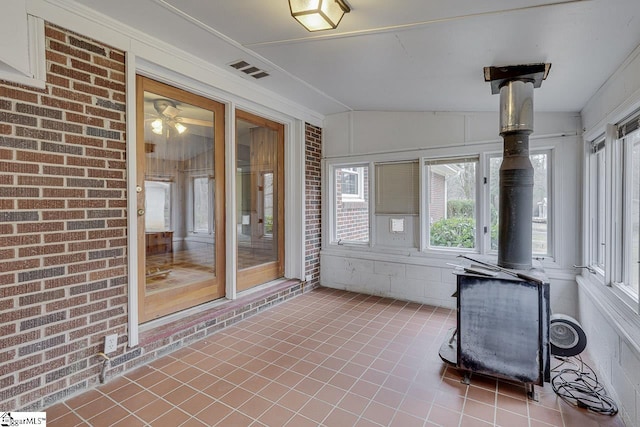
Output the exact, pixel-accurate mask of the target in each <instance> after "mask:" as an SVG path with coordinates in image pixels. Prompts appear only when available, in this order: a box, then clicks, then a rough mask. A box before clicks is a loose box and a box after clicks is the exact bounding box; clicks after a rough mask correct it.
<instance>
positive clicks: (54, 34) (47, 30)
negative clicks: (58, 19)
mask: <svg viewBox="0 0 640 427" xmlns="http://www.w3.org/2000/svg"><path fill="white" fill-rule="evenodd" d="M44 35H45V36H46V37H48V38H51V39H55V40H58V41H61V42H65V41H67V36H66V34H65V33H63V32H62V31H60V30H58V29H56V28H55V27H52V26H51V25H45V27H44Z"/></svg>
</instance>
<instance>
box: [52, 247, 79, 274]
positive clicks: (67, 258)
mask: <svg viewBox="0 0 640 427" xmlns="http://www.w3.org/2000/svg"><path fill="white" fill-rule="evenodd" d="M86 260H87V254H86V253H84V252H81V253H76V254H68V255H56V256H51V257H46V258H45V259H44V266H45V267H49V266H52V265H67V264H71V263H75V262H83V261H86ZM69 273H73V271H72V270H71V266H69Z"/></svg>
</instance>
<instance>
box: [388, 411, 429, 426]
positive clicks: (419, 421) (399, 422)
mask: <svg viewBox="0 0 640 427" xmlns="http://www.w3.org/2000/svg"><path fill="white" fill-rule="evenodd" d="M423 425H424V418H420V417H415V416H413V415H411V414H407V413H404V412H396V414H395V416H394V417H393V420H391V424H390V426H392V427H422V426H423Z"/></svg>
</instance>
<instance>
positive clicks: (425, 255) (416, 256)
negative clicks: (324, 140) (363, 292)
mask: <svg viewBox="0 0 640 427" xmlns="http://www.w3.org/2000/svg"><path fill="white" fill-rule="evenodd" d="M567 138H569V139H568V140H566V139H565V137H564V136H558V137H552V138H543V139H540V140H535V139H532V140H531V146H530V150H531V151H532V152H541V151H548V152H549V153H550V155H551V160H550V165H549V168H550V172H549V173H550V180H551V182H550V184H549V192H550V199H549V203H550V205H551V206H552V209H551V210H550V211H549V214H548V217H549V219H550V225H551V227H550V228H551V231H550V234H549V245H550V246H551V247H552V250H553V256H552V257H546V258H543V257H541V256H534V259H536V260H537V261H539V262H540V263H541V266H542V267H543V268H545V269H549V270H550V271H553V270H555V271H558V270H561V269H565V265H567V264H568V265H571V264H573V263H575V261H574V259H573V258H571V259H567V255H568V253H565V252H563V251H567V248H568V247H569V246H570V245H571V244H572V243H570V242H563V240H562V239H561V238H560V236H559V235H558V233H557V229H558V228H561V227H562V226H563V221H564V222H565V223H566V221H567V220H566V218H565V216H566V213H564V212H565V211H566V210H567V209H573V208H574V207H573V205H572V206H568V205H567V203H565V202H564V201H562V202H561V201H560V200H559V196H560V194H562V191H561V189H562V188H563V182H562V171H561V170H558V168H559V164H557V158H558V156H560V155H564V154H565V152H567V151H568V153H569V154H571V155H574V152H573V150H574V148H575V146H573V144H574V141H575V143H576V144H578V143H579V142H578V141H577V140H575V138H574V137H567ZM502 152H503V144H502V142H501V141H494V142H483V143H478V144H473V145H469V146H464V147H461V146H456V147H440V148H430V149H418V150H410V151H403V152H394V153H384V154H382V153H380V154H374V153H372V154H359V155H347V156H335V157H331V158H325V159H323V161H322V163H323V165H322V170H323V181H322V182H323V183H322V188H323V194H324V195H325V196H326V197H323V210H322V212H323V222H324V225H323V227H322V228H323V231H322V250H323V251H325V253H327V254H328V253H332V254H352V255H354V254H356V253H357V252H359V253H360V254H361V256H364V257H366V258H367V259H369V258H375V257H377V256H378V255H377V254H383V258H384V257H388V256H391V255H395V256H398V257H400V258H399V259H405V258H406V257H411V258H412V259H413V260H414V261H413V262H419V263H420V262H427V263H430V262H434V261H433V260H441V261H442V260H451V259H452V257H454V256H456V255H458V254H460V253H461V249H460V248H450V249H449V248H433V249H430V248H428V240H427V236H426V233H425V232H424V231H423V230H425V226H426V224H427V221H428V209H427V208H426V196H425V194H424V193H425V191H426V190H425V185H426V179H425V177H424V167H420V169H419V170H420V174H421V176H420V187H421V188H420V201H419V203H420V214H419V228H420V230H419V231H418V233H419V236H418V237H417V241H416V247H415V248H401V249H397V248H389V247H383V246H381V245H379V244H378V243H377V242H376V233H377V230H376V224H375V212H374V211H373V206H375V189H374V187H373V184H372V182H375V176H374V175H375V168H374V166H375V164H376V163H384V162H401V161H415V160H416V159H418V161H419V162H420V164H421V165H424V161H425V159H436V158H461V157H473V156H478V157H479V159H480V160H479V163H478V170H479V176H480V179H477V180H476V184H477V188H478V190H477V192H478V194H479V195H480V194H482V195H483V196H482V197H479V200H478V201H477V206H476V209H477V211H476V215H477V218H478V221H479V223H480V224H488V223H489V219H490V218H489V216H488V215H487V211H488V207H487V206H486V203H487V201H488V196H485V195H484V193H485V192H488V191H489V186H488V185H485V184H484V180H483V177H485V176H486V177H487V178H488V175H487V174H488V171H486V169H487V167H488V157H489V156H490V155H501V154H502ZM355 165H368V166H369V201H368V202H369V242H367V243H363V242H347V241H341V242H340V243H339V244H338V242H337V241H336V239H335V197H336V195H335V177H334V175H335V173H334V168H337V167H345V166H347V167H348V166H355ZM487 194H488V193H487ZM563 215H564V216H563ZM487 227H489V225H487ZM476 230H477V232H478V233H479V237H478V242H480V244H479V245H476V246H477V248H476V249H475V251H471V252H468V253H477V254H492V255H493V254H495V252H493V253H492V252H490V251H489V248H490V246H491V242H490V237H491V236H490V232H489V230H488V231H487V233H486V234H484V226H482V227H476ZM365 254H366V255H365ZM429 260H432V261H429ZM438 262H440V261H438Z"/></svg>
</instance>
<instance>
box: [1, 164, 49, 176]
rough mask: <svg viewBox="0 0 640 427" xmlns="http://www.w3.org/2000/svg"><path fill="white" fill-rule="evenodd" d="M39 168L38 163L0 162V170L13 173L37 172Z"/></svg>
mask: <svg viewBox="0 0 640 427" xmlns="http://www.w3.org/2000/svg"><path fill="white" fill-rule="evenodd" d="M39 170H40V167H39V166H38V165H33V164H26V163H8V162H0V172H11V173H14V174H19V173H33V174H37V173H38V171H39Z"/></svg>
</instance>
